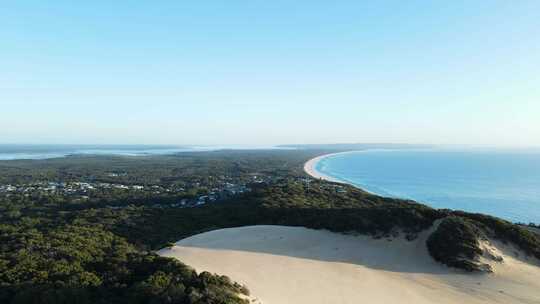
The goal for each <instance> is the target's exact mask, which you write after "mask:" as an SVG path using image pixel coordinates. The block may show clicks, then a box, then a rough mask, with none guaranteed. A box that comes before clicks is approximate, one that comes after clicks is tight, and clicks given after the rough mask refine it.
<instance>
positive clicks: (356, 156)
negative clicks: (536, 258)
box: [315, 149, 540, 223]
mask: <svg viewBox="0 0 540 304" xmlns="http://www.w3.org/2000/svg"><path fill="white" fill-rule="evenodd" d="M315 169H316V170H317V171H319V172H320V173H322V174H325V175H327V176H331V177H333V178H336V179H339V180H342V181H344V182H347V183H350V184H353V185H355V186H357V187H360V188H362V189H364V190H367V191H369V192H372V193H375V194H379V195H384V196H391V197H400V198H408V199H413V200H416V201H418V202H422V203H425V204H427V205H430V206H432V207H434V208H449V209H454V210H464V211H468V212H479V213H485V214H490V215H494V216H498V217H501V218H504V219H507V220H510V221H513V222H525V223H529V222H534V223H540V151H538V150H527V151H525V150H521V151H508V150H506V151H503V150H462V151H457V150H436V149H434V150H386V151H384V150H373V151H362V152H351V153H343V154H335V155H331V156H328V157H326V158H323V159H322V160H321V161H320V162H318V163H317V164H316V167H315Z"/></svg>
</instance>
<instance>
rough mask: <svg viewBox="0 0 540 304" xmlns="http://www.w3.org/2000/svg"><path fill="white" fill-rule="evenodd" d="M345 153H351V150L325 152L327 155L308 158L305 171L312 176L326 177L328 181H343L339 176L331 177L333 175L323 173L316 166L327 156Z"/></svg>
mask: <svg viewBox="0 0 540 304" xmlns="http://www.w3.org/2000/svg"><path fill="white" fill-rule="evenodd" d="M343 153H351V152H339V153H330V154H325V155H321V156H317V157H315V158H312V159H310V160H308V161H307V162H306V163H305V164H304V171H305V172H306V173H307V174H309V175H310V176H312V177H313V178H317V179H324V180H327V181H330V182H334V183H343V181H340V180H339V179H337V178H334V177H331V176H328V175H325V174H322V173H320V172H319V171H317V170H316V169H315V166H316V165H317V163H318V162H319V161H320V160H321V159H323V158H326V157H329V156H332V155H338V154H343Z"/></svg>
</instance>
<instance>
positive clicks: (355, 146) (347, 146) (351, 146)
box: [278, 143, 435, 151]
mask: <svg viewBox="0 0 540 304" xmlns="http://www.w3.org/2000/svg"><path fill="white" fill-rule="evenodd" d="M278 147H283V148H294V149H313V150H336V151H338V150H339V151H341V150H366V149H428V148H434V147H435V146H434V145H420V144H393V143H342V144H303V145H280V146H278Z"/></svg>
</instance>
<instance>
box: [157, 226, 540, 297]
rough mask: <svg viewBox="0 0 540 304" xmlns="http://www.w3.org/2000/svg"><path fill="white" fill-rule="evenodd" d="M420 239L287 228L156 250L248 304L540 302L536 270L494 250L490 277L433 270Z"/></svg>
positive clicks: (202, 238)
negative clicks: (241, 288)
mask: <svg viewBox="0 0 540 304" xmlns="http://www.w3.org/2000/svg"><path fill="white" fill-rule="evenodd" d="M430 232H431V231H425V232H424V233H422V234H421V235H420V236H419V238H418V239H416V240H414V241H411V242H409V241H406V240H404V239H403V238H400V237H398V238H394V239H379V240H375V239H373V238H371V237H369V236H352V235H343V234H336V233H332V232H328V231H324V230H312V229H307V228H302V227H286V226H248V227H241V228H231V229H221V230H215V231H211V232H207V233H203V234H200V235H195V236H193V237H190V238H187V239H184V240H181V241H179V242H178V243H177V244H176V246H174V247H172V248H168V249H163V250H161V251H159V254H160V255H162V256H168V257H175V258H178V259H179V260H181V261H182V262H184V263H187V264H189V265H191V266H193V267H194V268H195V269H196V270H197V271H199V272H200V271H209V272H212V273H219V274H225V275H228V276H229V277H231V279H233V280H235V281H237V282H239V283H241V284H245V285H246V286H248V288H249V289H250V291H251V296H252V300H253V301H254V302H253V303H267V304H283V303H301V304H302V303H305V304H308V303H309V304H319V303H320V304H322V303H347V304H348V303H351V304H353V303H355V304H356V303H405V304H407V303H410V304H413V303H414V304H424V303H425V304H428V303H430V304H431V303H448V304H450V303H473V304H474V303H485V304H487V303H540V293H539V292H538V290H540V268H539V267H537V266H535V265H533V264H534V263H537V261H527V260H525V259H523V258H522V257H523V255H520V257H519V258H518V257H515V256H514V254H515V253H517V252H518V251H517V250H515V249H513V248H509V247H505V246H503V245H501V244H497V243H493V244H494V245H496V247H493V250H497V253H499V254H500V255H502V256H503V257H504V262H502V263H496V264H495V265H493V267H494V270H495V272H494V273H492V274H467V273H464V272H461V271H458V270H452V269H450V268H447V267H445V266H443V265H440V264H438V263H436V262H435V261H434V260H433V259H432V258H431V257H430V256H429V254H428V252H427V249H426V247H425V239H426V237H427V236H428V235H429V233H430Z"/></svg>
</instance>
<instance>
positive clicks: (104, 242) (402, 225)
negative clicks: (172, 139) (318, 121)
mask: <svg viewBox="0 0 540 304" xmlns="http://www.w3.org/2000/svg"><path fill="white" fill-rule="evenodd" d="M318 153H320V152H318V151H302V150H296V151H257V152H255V151H241V152H240V151H221V152H209V153H197V154H195V153H193V154H190V153H186V154H182V155H177V156H160V157H148V158H146V157H144V158H120V157H118V158H117V157H69V158H65V159H55V160H43V161H13V162H0V181H3V182H2V183H7V182H9V183H16V182H24V183H26V182H36V181H40V182H42V181H60V182H65V181H79V182H89V181H95V180H101V181H107V182H111V181H110V179H114V180H115V182H119V181H116V180H117V179H121V182H122V183H124V184H143V185H157V186H159V187H162V189H170V188H171V187H176V186H181V187H184V188H185V192H190V191H195V193H205V192H204V191H210V190H211V189H212V188H214V187H218V186H219V185H220V183H222V182H224V181H225V182H227V183H246V184H247V183H249V187H250V189H251V191H249V192H245V193H242V194H237V195H235V196H232V197H230V198H228V199H226V200H223V201H219V202H215V203H209V204H205V205H202V206H198V207H190V208H181V207H175V206H176V205H174V204H172V203H174V202H175V201H176V200H178V199H180V198H182V197H184V194H170V193H168V192H166V193H165V194H164V193H154V192H147V193H144V194H134V193H133V192H132V191H127V190H126V191H116V190H113V191H109V192H101V193H94V192H89V194H88V195H89V198H88V199H87V200H80V199H74V198H72V197H71V196H66V195H62V194H59V193H56V192H53V193H49V192H40V191H37V192H36V191H34V192H24V191H22V192H16V193H8V194H6V195H0V303H75V302H77V303H126V302H129V303H244V302H245V301H244V300H242V299H240V298H239V297H238V296H237V294H239V293H247V290H246V289H245V288H244V287H242V286H239V285H238V284H236V283H233V282H231V281H230V280H229V279H228V278H226V277H222V276H219V275H213V274H209V273H201V274H199V275H197V274H196V273H195V272H194V271H193V270H192V269H190V268H189V267H188V266H186V265H184V264H182V263H181V262H178V261H175V260H172V259H167V258H161V257H158V256H157V255H155V254H154V253H152V250H156V249H160V248H163V247H166V246H170V244H171V242H175V241H177V240H179V239H181V238H184V237H188V236H191V235H193V234H197V233H200V232H204V231H209V230H213V229H218V228H228V227H237V226H245V225H259V224H273V225H290V226H305V227H310V228H315V229H328V230H331V231H336V232H353V231H355V232H359V233H367V234H371V235H373V236H375V237H386V236H391V235H396V234H398V233H404V234H405V235H406V237H407V239H413V238H415V237H416V234H417V233H418V232H420V231H422V230H425V229H427V228H429V227H431V226H432V225H433V223H434V222H435V221H437V220H441V223H440V225H439V227H438V229H437V230H436V232H435V233H434V234H433V235H432V236H431V237H430V238H429V240H428V244H427V245H428V248H429V251H430V253H431V255H432V256H433V257H434V258H435V259H436V260H438V261H440V262H442V263H445V264H447V265H449V266H452V267H458V268H462V269H466V270H471V271H472V270H482V268H481V267H479V265H477V264H474V263H472V262H471V261H474V260H475V259H476V258H477V257H478V256H479V255H480V254H482V252H481V250H480V248H479V247H478V240H480V239H482V238H484V237H486V236H487V237H490V238H499V239H502V240H504V241H506V242H510V243H513V244H515V245H516V246H518V247H519V248H521V249H522V250H523V251H524V252H526V253H528V254H530V255H533V256H536V257H538V258H540V240H539V238H538V235H537V234H535V233H532V232H530V231H528V230H527V229H525V228H523V227H521V226H518V225H514V224H512V223H509V222H506V221H503V220H500V219H497V218H494V217H490V216H485V215H480V214H469V213H465V212H457V211H450V210H435V209H432V208H430V207H427V206H425V205H422V204H418V203H415V202H412V201H408V200H399V199H392V198H383V197H379V196H375V195H372V194H369V193H366V192H364V191H362V190H359V189H356V188H354V187H351V186H348V185H341V184H335V183H330V182H326V181H320V180H315V179H312V178H307V177H306V176H305V174H304V173H303V171H302V165H303V163H304V162H305V161H306V160H307V159H309V158H311V157H313V156H315V155H317V154H318ZM110 172H116V173H118V174H112V175H111V174H110ZM254 176H258V177H260V176H264V177H265V179H264V182H258V183H252V181H253V178H254ZM201 189H207V190H201ZM156 202H158V203H159V204H157V205H156ZM169 203H171V204H169Z"/></svg>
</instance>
